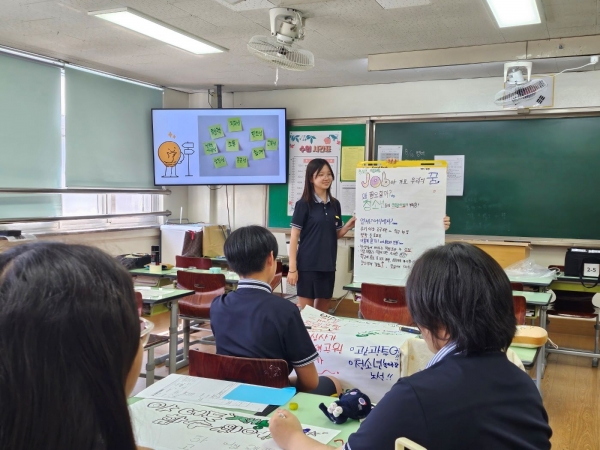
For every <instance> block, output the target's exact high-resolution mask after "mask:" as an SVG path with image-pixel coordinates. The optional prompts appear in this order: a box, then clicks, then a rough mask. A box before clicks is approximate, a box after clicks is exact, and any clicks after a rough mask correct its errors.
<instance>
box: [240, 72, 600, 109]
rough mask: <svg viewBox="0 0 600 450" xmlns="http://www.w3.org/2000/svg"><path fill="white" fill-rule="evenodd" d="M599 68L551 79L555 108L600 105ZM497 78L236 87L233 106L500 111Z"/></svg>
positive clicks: (499, 83)
mask: <svg viewBox="0 0 600 450" xmlns="http://www.w3.org/2000/svg"><path fill="white" fill-rule="evenodd" d="M598 86H600V72H580V73H565V74H562V75H559V76H557V77H556V80H555V88H554V93H555V101H554V107H555V108H578V107H585V106H599V105H600V89H599V88H598ZM501 88H502V79H501V78H475V79H468V80H436V81H418V82H411V83H392V84H377V85H370V86H346V87H336V88H324V89H290V90H279V91H261V92H236V93H235V94H234V97H233V103H234V106H235V107H236V108H275V107H276V108H287V115H288V119H313V118H332V117H356V116H383V115H402V114H436V113H466V112H483V111H499V110H500V108H498V107H497V106H496V105H495V104H494V102H493V99H494V94H495V93H496V92H498V91H499V90H500V89H501Z"/></svg>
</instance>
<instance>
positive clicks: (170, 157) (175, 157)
mask: <svg viewBox="0 0 600 450" xmlns="http://www.w3.org/2000/svg"><path fill="white" fill-rule="evenodd" d="M158 158H159V159H160V160H161V162H162V163H163V164H164V165H165V174H164V175H163V178H179V177H178V176H177V164H181V163H182V162H183V159H184V158H185V155H184V154H183V153H181V149H180V148H179V145H177V143H176V142H173V141H165V142H163V143H162V144H160V147H158Z"/></svg>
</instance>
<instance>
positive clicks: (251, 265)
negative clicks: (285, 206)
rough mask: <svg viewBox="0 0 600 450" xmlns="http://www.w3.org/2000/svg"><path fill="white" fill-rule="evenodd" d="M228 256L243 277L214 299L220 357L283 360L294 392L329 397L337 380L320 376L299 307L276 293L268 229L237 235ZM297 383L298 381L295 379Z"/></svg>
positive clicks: (213, 325)
mask: <svg viewBox="0 0 600 450" xmlns="http://www.w3.org/2000/svg"><path fill="white" fill-rule="evenodd" d="M223 248H224V252H225V257H226V258H227V262H228V264H229V265H230V266H231V268H232V269H233V270H234V271H235V272H236V273H238V274H239V276H240V281H239V283H238V287H237V290H236V291H234V292H230V293H228V294H226V295H223V296H219V297H217V298H215V299H214V300H213V302H212V304H211V306H210V326H211V328H212V331H213V334H214V336H215V341H216V344H217V353H218V354H219V355H228V356H241V357H246V358H270V359H283V360H285V361H286V362H287V363H288V367H289V369H290V371H291V370H292V369H294V370H295V371H296V375H297V380H296V381H295V385H296V389H297V390H298V391H301V392H309V391H315V390H317V391H316V393H322V394H323V395H331V394H334V393H336V392H337V391H338V388H337V386H336V384H335V382H336V381H337V380H335V379H332V378H329V377H319V376H318V374H317V369H316V368H315V363H314V361H315V360H316V359H317V358H318V357H319V354H318V353H317V351H316V349H315V346H314V344H313V342H312V340H311V339H310V336H309V334H308V331H306V327H305V326H304V322H303V321H302V317H301V316H300V311H299V310H298V307H297V306H296V305H294V304H293V303H292V302H289V301H287V300H284V299H282V298H281V297H278V296H276V295H273V294H272V289H271V286H270V284H269V283H270V282H271V280H273V277H274V276H275V271H276V270H277V261H276V259H275V258H276V257H277V240H276V239H275V236H273V234H272V233H271V232H270V231H269V230H267V229H266V228H263V227H260V226H256V225H252V226H248V227H243V228H239V229H237V230H235V231H234V232H233V233H231V235H230V236H229V237H228V238H227V240H226V241H225V245H224V247H223ZM292 383H294V380H292Z"/></svg>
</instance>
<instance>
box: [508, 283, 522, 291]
mask: <svg viewBox="0 0 600 450" xmlns="http://www.w3.org/2000/svg"><path fill="white" fill-rule="evenodd" d="M510 287H511V289H512V290H513V291H522V290H523V283H513V282H511V283H510Z"/></svg>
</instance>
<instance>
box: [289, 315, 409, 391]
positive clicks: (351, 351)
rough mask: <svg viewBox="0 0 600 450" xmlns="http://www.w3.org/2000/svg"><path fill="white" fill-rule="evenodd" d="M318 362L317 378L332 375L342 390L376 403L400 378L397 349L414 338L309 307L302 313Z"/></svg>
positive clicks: (392, 326)
mask: <svg viewBox="0 0 600 450" xmlns="http://www.w3.org/2000/svg"><path fill="white" fill-rule="evenodd" d="M301 314H302V319H303V320H304V323H305V324H306V326H307V327H310V329H308V334H309V335H310V338H311V340H312V341H313V344H314V345H315V348H316V349H317V352H318V353H319V358H317V360H316V361H315V366H316V368H317V372H318V374H319V375H332V376H334V377H336V378H337V379H338V380H339V381H340V383H341V384H342V388H343V389H352V388H359V389H360V390H361V391H363V392H364V393H366V394H367V395H368V396H369V398H370V399H371V401H373V402H378V401H379V400H381V398H382V397H383V396H384V395H385V393H386V392H388V391H389V390H390V389H391V388H392V386H393V385H394V383H396V381H398V378H399V376H400V347H401V346H402V344H403V343H404V341H406V340H408V339H411V338H414V336H415V335H414V334H411V333H405V332H403V331H400V327H399V325H397V324H393V323H387V322H377V321H373V320H359V319H349V318H344V317H334V316H331V315H329V314H326V313H323V312H320V311H318V310H316V309H314V308H311V307H310V306H306V307H305V308H304V309H303V310H302V313H301Z"/></svg>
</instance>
